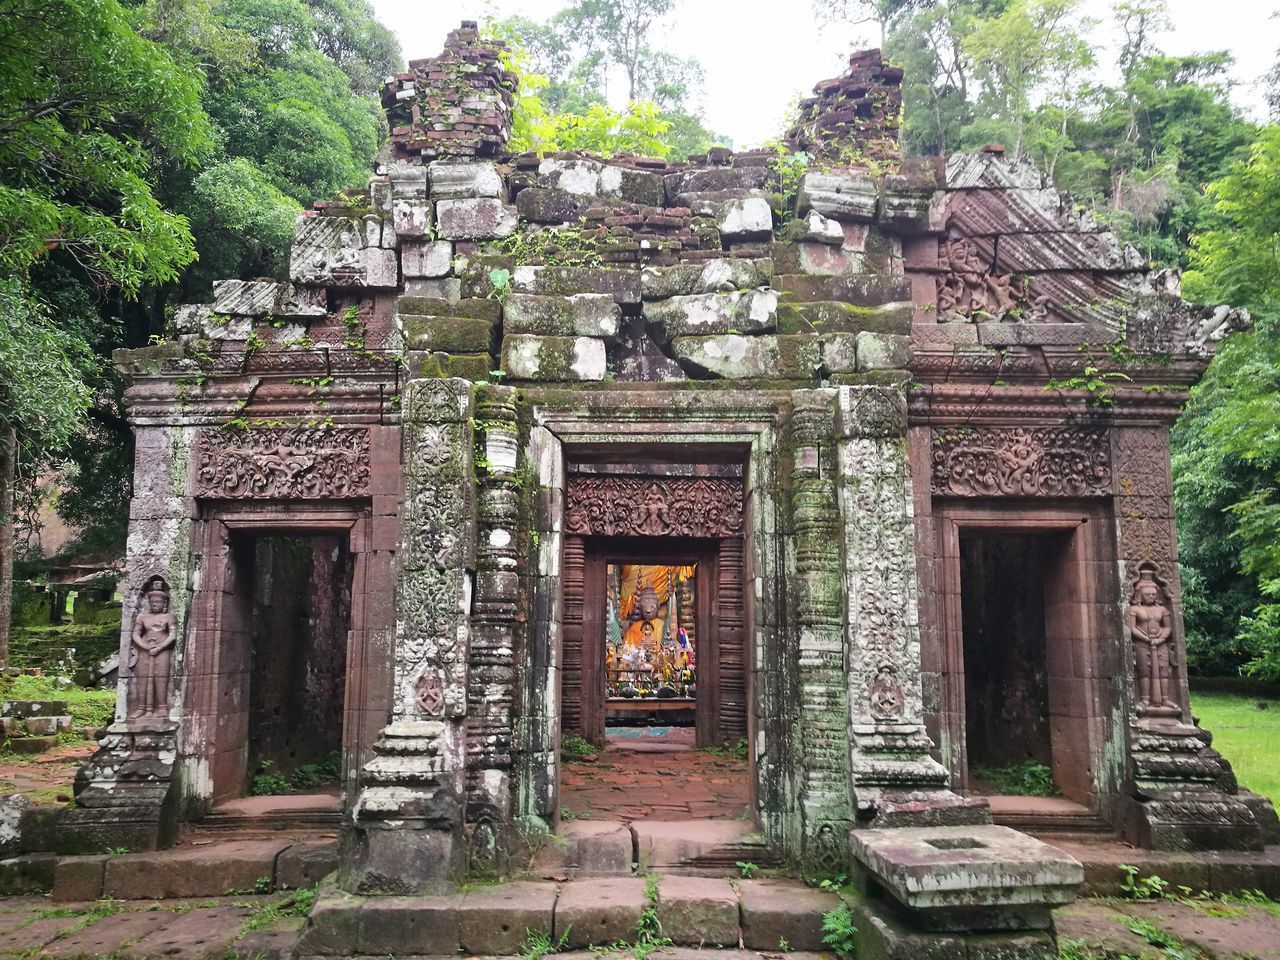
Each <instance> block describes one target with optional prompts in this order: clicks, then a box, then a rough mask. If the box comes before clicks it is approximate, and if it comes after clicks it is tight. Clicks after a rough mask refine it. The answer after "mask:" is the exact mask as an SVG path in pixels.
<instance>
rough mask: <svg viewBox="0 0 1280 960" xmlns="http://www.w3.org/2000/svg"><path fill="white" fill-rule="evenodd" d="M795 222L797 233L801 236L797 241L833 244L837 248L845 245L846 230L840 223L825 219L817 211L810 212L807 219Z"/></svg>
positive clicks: (803, 218)
mask: <svg viewBox="0 0 1280 960" xmlns="http://www.w3.org/2000/svg"><path fill="white" fill-rule="evenodd" d="M795 222H796V224H797V229H796V231H795V232H796V233H797V234H798V235H799V236H798V237H797V239H800V240H809V241H812V242H814V243H827V244H833V245H835V246H837V247H838V246H842V245H843V244H844V228H843V227H841V226H840V222H839V221H838V220H832V219H830V218H828V217H824V216H823V215H822V214H820V213H819V212H818V211H817V210H810V211H809V215H808V216H807V217H802V218H800V219H799V220H797V221H795Z"/></svg>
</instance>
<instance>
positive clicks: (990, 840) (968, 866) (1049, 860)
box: [849, 826, 1084, 930]
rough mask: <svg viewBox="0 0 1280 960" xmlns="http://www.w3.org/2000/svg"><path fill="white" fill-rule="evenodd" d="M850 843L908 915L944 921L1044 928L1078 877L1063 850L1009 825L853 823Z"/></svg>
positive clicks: (1078, 869) (957, 925) (1076, 865)
mask: <svg viewBox="0 0 1280 960" xmlns="http://www.w3.org/2000/svg"><path fill="white" fill-rule="evenodd" d="M849 849H850V852H851V853H852V855H853V858H854V860H856V861H857V863H858V865H859V866H860V868H861V869H862V870H863V871H864V874H865V876H866V877H867V878H869V879H870V880H872V881H873V882H874V885H875V886H876V887H878V888H880V889H883V890H885V891H888V892H889V893H890V894H891V895H892V896H893V898H894V899H895V900H897V901H898V902H899V903H900V904H902V906H904V907H906V908H907V909H908V910H909V911H910V912H911V915H912V917H914V918H918V919H920V920H922V921H924V922H926V923H928V924H929V925H930V926H936V927H943V928H946V929H968V930H982V929H991V930H1008V929H1018V928H1022V927H1030V928H1047V927H1048V926H1049V922H1050V921H1049V910H1050V909H1051V908H1053V907H1056V906H1061V905H1062V904H1065V903H1071V902H1072V901H1074V900H1075V898H1076V891H1077V890H1078V888H1079V886H1080V884H1081V882H1082V881H1083V880H1084V868H1083V867H1082V866H1081V865H1080V862H1079V861H1078V860H1076V859H1075V858H1074V857H1072V856H1071V855H1070V854H1067V853H1064V852H1063V851H1061V850H1059V849H1058V848H1057V847H1053V846H1050V845H1049V844H1047V843H1044V842H1043V841H1041V840H1037V839H1035V838H1034V837H1030V836H1027V835H1026V834H1025V833H1020V832H1019V831H1017V830H1011V829H1010V828H1008V827H998V826H967V827H908V828H900V829H894V830H854V831H852V832H851V833H850V834H849Z"/></svg>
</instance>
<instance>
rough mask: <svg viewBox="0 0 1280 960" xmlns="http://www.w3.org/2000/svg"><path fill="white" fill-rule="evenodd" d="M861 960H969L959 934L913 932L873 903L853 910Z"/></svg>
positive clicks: (862, 904)
mask: <svg viewBox="0 0 1280 960" xmlns="http://www.w3.org/2000/svg"><path fill="white" fill-rule="evenodd" d="M851 910H852V912H853V925H854V926H855V927H857V928H858V957H859V958H860V960H967V958H966V953H965V943H964V939H963V938H962V937H960V936H958V935H955V934H945V933H939V932H938V931H933V930H931V931H929V932H927V933H921V932H918V931H915V930H912V929H911V928H910V927H908V926H907V924H905V923H904V922H903V921H902V918H901V917H899V916H897V915H896V914H894V913H893V912H892V911H891V910H886V909H884V908H883V907H880V906H878V905H876V904H873V903H871V902H870V901H868V902H864V903H855V904H853V906H852V907H851Z"/></svg>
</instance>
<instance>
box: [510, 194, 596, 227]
mask: <svg viewBox="0 0 1280 960" xmlns="http://www.w3.org/2000/svg"><path fill="white" fill-rule="evenodd" d="M584 207H585V204H584V202H583V200H582V198H581V197H579V196H577V195H576V194H573V193H570V192H569V191H568V190H561V189H559V188H557V187H526V188H525V189H523V190H521V191H520V192H519V193H518V194H516V210H517V211H518V212H519V214H520V216H521V217H522V218H523V219H525V220H527V221H529V222H530V223H570V222H573V221H576V220H577V219H578V218H579V217H581V216H582V211H583V209H584Z"/></svg>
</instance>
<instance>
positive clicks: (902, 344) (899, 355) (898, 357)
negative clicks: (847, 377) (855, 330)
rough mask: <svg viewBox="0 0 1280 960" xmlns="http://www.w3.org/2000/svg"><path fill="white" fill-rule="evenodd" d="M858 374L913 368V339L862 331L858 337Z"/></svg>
mask: <svg viewBox="0 0 1280 960" xmlns="http://www.w3.org/2000/svg"><path fill="white" fill-rule="evenodd" d="M857 343H858V372H859V373H863V372H866V371H867V370H905V369H907V368H908V367H909V366H911V338H910V337H909V336H902V335H899V334H892V333H871V332H869V331H866V330H864V331H862V332H861V333H859V334H858V335H857Z"/></svg>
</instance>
